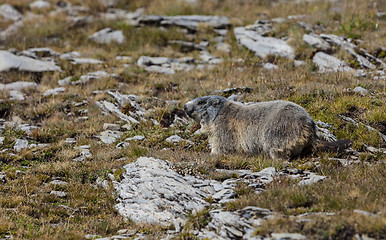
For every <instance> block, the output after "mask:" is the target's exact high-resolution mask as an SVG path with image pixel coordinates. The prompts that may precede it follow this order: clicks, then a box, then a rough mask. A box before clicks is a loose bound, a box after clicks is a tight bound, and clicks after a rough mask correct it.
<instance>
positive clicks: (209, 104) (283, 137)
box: [184, 96, 320, 159]
mask: <svg viewBox="0 0 386 240" xmlns="http://www.w3.org/2000/svg"><path fill="white" fill-rule="evenodd" d="M184 110H185V112H186V113H187V114H188V116H189V117H191V118H193V119H194V120H196V121H197V122H199V123H200V124H201V129H202V131H203V132H206V133H208V140H209V145H210V147H211V153H213V154H224V153H232V152H245V153H249V154H263V155H267V156H270V157H272V158H274V159H288V158H294V157H297V156H300V155H306V154H309V153H311V152H313V151H314V150H316V149H317V146H318V144H319V142H320V140H319V139H318V138H317V134H316V124H315V121H314V120H313V119H312V118H311V116H310V115H309V114H308V113H307V112H306V110H305V109H304V108H302V107H301V106H299V105H297V104H295V103H292V102H288V101H282V100H277V101H270V102H258V103H251V104H243V103H240V102H235V101H231V100H228V99H226V98H224V97H220V96H205V97H199V98H196V99H194V100H192V101H190V102H187V103H186V104H185V105H184Z"/></svg>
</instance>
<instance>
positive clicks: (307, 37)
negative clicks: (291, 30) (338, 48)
mask: <svg viewBox="0 0 386 240" xmlns="http://www.w3.org/2000/svg"><path fill="white" fill-rule="evenodd" d="M303 41H304V42H305V43H307V44H308V45H310V46H312V47H316V48H318V49H320V50H323V51H327V50H330V49H331V46H330V44H328V42H326V41H325V40H323V39H322V38H321V37H319V36H318V35H316V34H314V33H311V34H304V35H303Z"/></svg>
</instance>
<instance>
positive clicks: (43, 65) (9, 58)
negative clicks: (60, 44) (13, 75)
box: [0, 50, 61, 72]
mask: <svg viewBox="0 0 386 240" xmlns="http://www.w3.org/2000/svg"><path fill="white" fill-rule="evenodd" d="M11 70H16V71H21V72H52V71H61V69H60V67H59V66H57V65H56V64H55V63H54V62H46V61H41V60H37V59H33V58H29V57H24V56H16V55H14V54H12V53H10V52H7V51H2V50H0V72H5V71H11Z"/></svg>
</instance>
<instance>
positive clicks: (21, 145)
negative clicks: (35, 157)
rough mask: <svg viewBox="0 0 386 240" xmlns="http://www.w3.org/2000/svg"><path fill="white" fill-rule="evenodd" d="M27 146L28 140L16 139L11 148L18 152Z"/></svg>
mask: <svg viewBox="0 0 386 240" xmlns="http://www.w3.org/2000/svg"><path fill="white" fill-rule="evenodd" d="M26 148H28V141H27V140H24V139H16V141H15V145H14V146H13V149H14V150H15V151H16V152H20V151H21V150H23V149H26Z"/></svg>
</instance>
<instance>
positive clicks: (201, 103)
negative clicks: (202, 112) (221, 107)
mask: <svg viewBox="0 0 386 240" xmlns="http://www.w3.org/2000/svg"><path fill="white" fill-rule="evenodd" d="M203 104H205V101H199V102H198V103H197V105H203Z"/></svg>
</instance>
